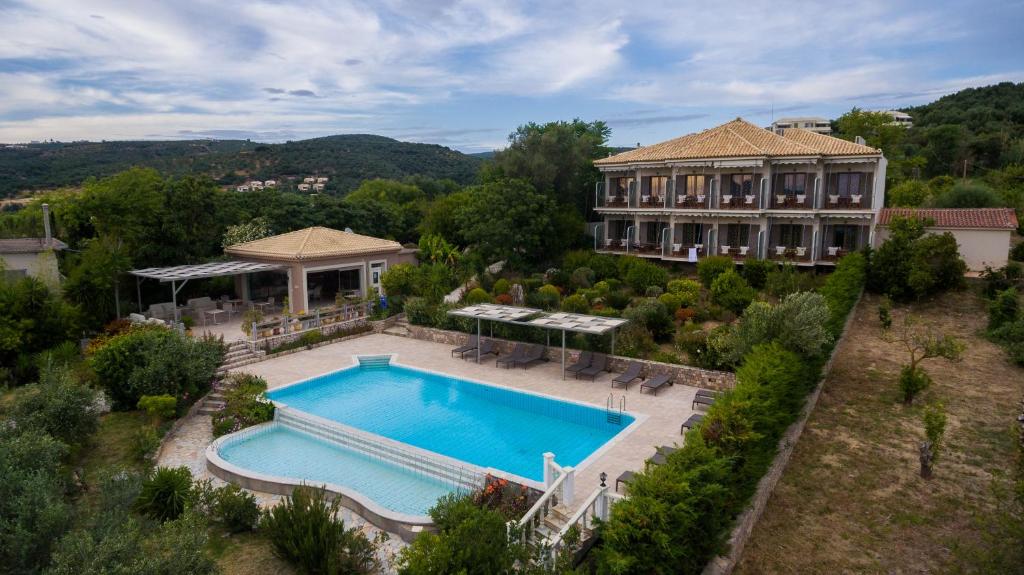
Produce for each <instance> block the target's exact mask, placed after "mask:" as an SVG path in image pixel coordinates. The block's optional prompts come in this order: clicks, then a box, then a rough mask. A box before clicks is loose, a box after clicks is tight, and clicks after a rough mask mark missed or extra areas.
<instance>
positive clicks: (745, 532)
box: [703, 292, 864, 575]
mask: <svg viewBox="0 0 1024 575" xmlns="http://www.w3.org/2000/svg"><path fill="white" fill-rule="evenodd" d="M863 297H864V292H861V295H860V297H859V298H857V303H855V304H854V305H853V308H852V309H851V310H850V314H849V315H848V316H847V317H846V323H845V324H844V325H843V332H842V335H841V336H840V337H839V340H838V341H836V345H835V347H834V348H832V355H831V356H829V358H828V362H827V363H826V364H825V367H824V368H823V369H822V371H821V379H820V380H819V381H818V385H817V387H815V388H814V391H813V392H812V393H811V395H810V397H808V398H807V401H806V403H805V404H804V408H803V411H802V412H801V414H800V417H799V418H798V419H797V420H796V421H795V422H793V424H792V425H790V426H789V429H787V430H786V433H785V434H784V435H783V436H782V439H780V440H779V447H778V450H779V451H778V453H777V454H776V455H775V460H774V461H772V465H771V467H769V468H768V471H767V472H766V473H765V474H764V476H763V477H761V480H760V481H759V482H758V483H757V491H755V492H754V496H753V497H752V498H751V500H750V504H748V505H747V508H746V509H745V510H744V511H743V513H741V514H740V516H739V518H737V519H736V526H735V527H733V530H732V534H731V535H730V536H729V554H728V555H725V556H719V557H715V558H714V559H712V560H711V561H710V562H709V563H708V564H707V565H706V566H705V567H704V572H703V575H729V574H731V573H732V571H733V569H735V568H736V564H737V563H739V560H740V557H742V556H743V548H744V547H746V545H747V540H748V539H750V534H751V532H753V530H754V526H755V525H757V522H758V521H759V520H760V519H761V515H762V514H764V509H765V507H766V506H767V505H768V500H769V499H771V497H772V492H773V491H775V485H776V484H778V482H779V479H780V478H781V477H782V473H783V472H784V471H785V470H786V465H787V464H788V463H789V458H790V456H791V455H793V450H794V449H795V448H796V443H797V441H799V440H800V435H801V434H803V432H804V427H805V426H806V425H807V419H808V418H809V417H810V416H811V412H813V411H814V407H815V406H816V405H818V398H819V397H820V396H821V390H822V388H823V387H824V385H825V379H826V378H827V377H828V373H829V372H830V371H831V370H832V363H833V362H834V361H835V358H836V355H837V354H838V353H839V348H840V347H842V345H843V342H844V341H845V340H846V334H847V332H849V330H850V324H852V323H853V318H854V316H855V315H857V306H859V305H860V301H861V299H863Z"/></svg>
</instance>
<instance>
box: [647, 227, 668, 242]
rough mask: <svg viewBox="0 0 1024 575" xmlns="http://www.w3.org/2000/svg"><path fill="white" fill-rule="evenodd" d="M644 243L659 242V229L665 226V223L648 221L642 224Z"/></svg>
mask: <svg viewBox="0 0 1024 575" xmlns="http://www.w3.org/2000/svg"><path fill="white" fill-rule="evenodd" d="M643 227H644V243H647V244H656V243H659V242H661V230H663V229H664V228H665V224H657V223H650V224H645V225H644V226H643Z"/></svg>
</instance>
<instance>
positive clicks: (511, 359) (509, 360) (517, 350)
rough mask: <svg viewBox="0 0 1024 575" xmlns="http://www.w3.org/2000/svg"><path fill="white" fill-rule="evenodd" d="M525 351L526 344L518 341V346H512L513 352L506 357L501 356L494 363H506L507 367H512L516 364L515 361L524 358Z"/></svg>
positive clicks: (496, 364)
mask: <svg viewBox="0 0 1024 575" xmlns="http://www.w3.org/2000/svg"><path fill="white" fill-rule="evenodd" d="M525 353H526V344H525V343H517V344H516V346H515V347H514V348H512V353H510V354H508V355H506V356H505V357H499V358H498V359H497V361H495V362H494V365H495V366H498V365H504V366H505V367H506V368H509V367H512V366H513V365H515V362H517V361H519V360H520V359H522V358H523V355H524V354H525Z"/></svg>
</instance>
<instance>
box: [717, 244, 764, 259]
mask: <svg viewBox="0 0 1024 575" xmlns="http://www.w3.org/2000/svg"><path fill="white" fill-rule="evenodd" d="M715 255H719V256H729V257H731V258H732V259H734V260H744V259H747V258H748V257H754V256H755V255H756V254H755V252H754V250H753V249H752V248H751V247H750V246H726V245H721V246H718V253H717V254H715Z"/></svg>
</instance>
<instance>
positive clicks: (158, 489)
mask: <svg viewBox="0 0 1024 575" xmlns="http://www.w3.org/2000/svg"><path fill="white" fill-rule="evenodd" d="M191 493H192V472H191V471H189V469H188V468H187V467H173V468H172V467H159V468H157V469H156V470H155V471H153V472H152V474H150V475H149V476H148V477H146V478H145V479H144V480H143V481H142V489H141V490H140V491H139V498H138V499H137V500H136V507H137V508H138V510H139V511H141V512H142V513H144V514H146V515H148V516H150V517H152V518H153V519H157V520H159V521H171V520H174V519H177V518H178V517H179V516H180V515H181V514H182V513H184V512H185V505H186V503H187V502H188V500H189V496H190V495H191Z"/></svg>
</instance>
